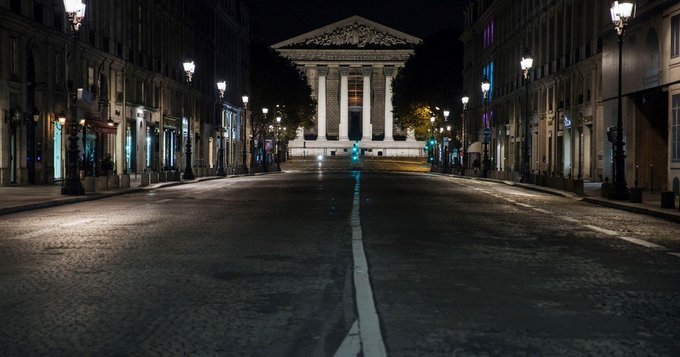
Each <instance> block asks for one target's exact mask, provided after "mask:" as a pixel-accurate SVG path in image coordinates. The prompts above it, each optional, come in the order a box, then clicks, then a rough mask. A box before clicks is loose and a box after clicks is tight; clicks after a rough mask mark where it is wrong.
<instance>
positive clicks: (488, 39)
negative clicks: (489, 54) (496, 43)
mask: <svg viewBox="0 0 680 357" xmlns="http://www.w3.org/2000/svg"><path fill="white" fill-rule="evenodd" d="M493 40H494V22H493V20H491V21H490V22H489V24H488V25H486V27H485V28H484V48H487V47H490V46H491V45H492V44H493Z"/></svg>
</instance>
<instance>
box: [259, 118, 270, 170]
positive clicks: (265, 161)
mask: <svg viewBox="0 0 680 357" xmlns="http://www.w3.org/2000/svg"><path fill="white" fill-rule="evenodd" d="M267 113H269V108H262V115H263V116H264V120H263V123H267ZM259 139H260V140H258V143H257V144H258V145H262V166H263V169H264V171H265V172H266V171H267V151H266V148H265V147H264V143H263V139H264V124H263V126H262V130H260V135H259Z"/></svg>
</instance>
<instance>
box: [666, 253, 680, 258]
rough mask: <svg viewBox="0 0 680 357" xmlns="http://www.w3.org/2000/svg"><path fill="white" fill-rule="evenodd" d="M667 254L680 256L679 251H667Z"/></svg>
mask: <svg viewBox="0 0 680 357" xmlns="http://www.w3.org/2000/svg"><path fill="white" fill-rule="evenodd" d="M668 254H670V255H672V256H674V257H678V258H680V253H676V252H668Z"/></svg>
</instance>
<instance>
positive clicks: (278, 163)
mask: <svg viewBox="0 0 680 357" xmlns="http://www.w3.org/2000/svg"><path fill="white" fill-rule="evenodd" d="M276 169H277V170H279V171H281V117H280V116H277V117H276Z"/></svg>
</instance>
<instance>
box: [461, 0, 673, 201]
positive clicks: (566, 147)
mask: <svg viewBox="0 0 680 357" xmlns="http://www.w3.org/2000/svg"><path fill="white" fill-rule="evenodd" d="M609 6H610V4H609V3H608V2H592V1H587V0H539V1H536V0H518V1H509V0H476V1H470V2H469V4H468V6H467V8H466V11H465V18H466V28H465V32H464V33H463V35H462V37H461V41H463V43H464V47H465V62H464V63H465V68H464V78H465V79H464V81H465V88H466V89H467V91H468V93H471V95H470V97H471V100H470V103H471V104H470V105H469V109H470V117H471V118H472V119H471V120H472V121H473V122H475V125H471V126H469V128H471V132H470V133H469V134H470V135H471V136H472V137H476V138H479V139H478V140H479V141H482V140H483V139H482V134H481V128H482V127H484V126H485V122H484V120H485V119H486V118H488V122H489V126H490V128H491V132H492V135H491V140H490V153H491V159H492V167H493V168H494V169H495V170H498V171H508V172H519V171H520V170H521V167H522V164H523V162H524V154H523V150H524V136H525V134H524V132H525V128H524V123H525V119H524V118H525V117H528V118H529V121H528V122H529V133H530V134H529V135H530V136H531V137H530V140H529V143H530V146H529V148H530V153H531V159H530V167H531V170H532V171H533V172H534V173H542V174H546V175H555V176H564V177H573V178H577V177H582V178H585V179H590V180H594V181H602V180H607V179H609V180H611V178H612V166H613V165H612V162H613V156H612V150H613V145H612V143H611V142H610V141H609V140H608V132H610V131H611V130H612V129H611V128H615V127H616V122H617V99H618V95H617V89H618V85H617V83H618V44H617V35H616V31H615V30H614V26H613V24H612V20H611V16H610V9H609ZM679 14H680V4H678V3H677V2H674V1H663V0H658V1H653V0H648V1H640V0H638V1H637V12H636V16H635V17H634V18H633V19H632V20H631V21H629V24H628V26H627V28H626V31H625V32H626V34H625V37H624V38H623V39H624V42H623V66H622V71H623V76H622V78H623V86H622V93H623V100H622V103H623V110H622V114H623V129H624V132H623V137H624V142H625V150H626V156H627V157H626V161H625V172H626V181H627V183H628V187H634V185H636V184H637V185H638V186H639V187H642V188H646V189H651V190H654V191H658V190H674V191H675V192H676V193H677V192H678V189H679V187H678V186H679V185H680V183H679V182H678V180H679V177H680V151H679V150H680V132H678V127H680V126H679V124H678V123H680V117H679V116H680V112H679V110H680V109H678V108H680V96H679V94H680V84H679V83H680V53H678V48H679V47H680V43H679V42H678V41H679V40H678V36H680V35H679V34H678V31H679V30H680V29H679V28H678V26H680V25H679V24H678V21H677V19H678V18H679V17H678V15H679ZM525 49H528V52H529V53H530V54H531V55H532V56H533V59H534V62H533V67H532V69H531V70H530V71H529V80H528V96H527V95H526V92H525V89H526V87H525V82H524V79H523V74H522V71H521V69H520V59H521V58H522V56H523V54H524V52H525ZM674 51H675V52H674ZM484 76H486V77H488V79H489V80H490V81H491V90H490V92H489V100H488V105H487V106H486V111H485V110H484V105H483V104H484V103H483V100H482V93H481V91H480V89H479V88H480V83H481V81H482V78H483V77H484ZM527 99H528V109H529V110H528V113H526V111H525V109H524V106H525V104H526V100H527ZM674 103H675V104H674ZM485 113H486V115H485Z"/></svg>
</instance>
